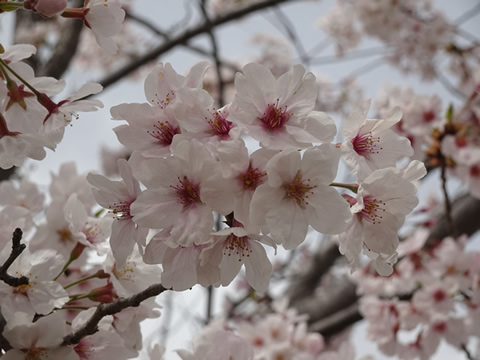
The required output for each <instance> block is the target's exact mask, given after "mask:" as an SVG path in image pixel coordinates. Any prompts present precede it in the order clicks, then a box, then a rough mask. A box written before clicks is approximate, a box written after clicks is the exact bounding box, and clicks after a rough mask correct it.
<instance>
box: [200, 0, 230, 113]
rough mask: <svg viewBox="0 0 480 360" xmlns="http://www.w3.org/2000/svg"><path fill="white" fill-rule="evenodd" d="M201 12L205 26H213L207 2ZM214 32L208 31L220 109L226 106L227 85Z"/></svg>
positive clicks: (201, 3)
mask: <svg viewBox="0 0 480 360" xmlns="http://www.w3.org/2000/svg"><path fill="white" fill-rule="evenodd" d="M200 10H201V12H202V15H203V18H204V19H205V24H206V25H209V26H211V24H212V21H211V20H210V16H208V13H207V6H206V0H201V2H200ZM213 32H214V28H213V27H210V29H209V30H208V31H207V34H208V37H209V38H210V42H211V44H212V57H213V61H214V62H215V71H216V73H217V87H218V89H217V91H218V94H217V103H218V107H222V106H223V105H225V83H224V81H223V77H222V66H223V64H222V62H221V61H220V57H219V52H218V44H217V39H216V37H215V34H214V33H213Z"/></svg>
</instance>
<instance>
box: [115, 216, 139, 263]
mask: <svg viewBox="0 0 480 360" xmlns="http://www.w3.org/2000/svg"><path fill="white" fill-rule="evenodd" d="M134 233H135V223H134V222H133V221H132V220H115V221H114V222H113V224H112V235H111V236H110V247H111V248H112V253H113V257H114V258H115V261H116V262H117V263H118V264H119V266H123V265H124V264H125V261H126V260H127V257H128V256H129V255H130V254H131V253H132V251H133V247H134V246H135V238H134Z"/></svg>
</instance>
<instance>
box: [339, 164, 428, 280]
mask: <svg viewBox="0 0 480 360" xmlns="http://www.w3.org/2000/svg"><path fill="white" fill-rule="evenodd" d="M425 174H426V170H425V166H424V165H423V164H422V163H420V162H418V161H413V162H411V163H410V165H409V166H408V167H407V168H405V169H396V168H386V169H380V170H376V171H374V172H373V173H372V174H371V175H369V176H368V177H367V178H366V179H365V180H364V181H363V182H362V183H361V184H360V186H359V188H358V191H357V197H356V199H354V198H350V199H349V200H350V202H351V204H352V207H351V211H352V214H353V218H352V220H351V222H350V224H349V226H348V229H347V230H346V232H345V233H344V234H342V235H341V236H340V237H339V241H340V247H339V249H340V252H341V253H342V254H344V255H345V256H346V257H347V259H348V260H349V261H350V263H351V265H352V266H353V268H355V267H356V264H357V260H358V259H357V256H358V254H359V253H360V251H361V250H362V249H364V252H365V254H366V255H367V256H369V257H370V258H372V259H373V260H374V261H375V266H376V269H377V271H378V272H379V273H380V274H382V275H390V274H391V273H392V271H393V269H392V265H393V264H394V263H396V261H397V254H396V249H397V247H398V235H397V231H398V229H399V228H400V226H401V225H402V224H403V222H404V221H405V216H406V215H407V214H409V213H410V212H411V211H412V210H413V209H414V207H415V206H416V205H417V204H418V199H417V197H416V196H415V194H416V192H417V188H416V187H415V185H413V184H412V181H416V180H418V179H420V178H422V177H423V176H425ZM346 197H349V195H346Z"/></svg>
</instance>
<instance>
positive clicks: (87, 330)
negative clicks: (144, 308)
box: [62, 284, 167, 345]
mask: <svg viewBox="0 0 480 360" xmlns="http://www.w3.org/2000/svg"><path fill="white" fill-rule="evenodd" d="M165 290H167V289H165V288H164V287H163V285H162V284H153V285H151V286H149V287H148V288H146V289H145V290H143V291H141V292H139V293H138V294H135V295H132V296H130V297H128V298H119V299H118V300H116V301H114V302H112V303H109V304H104V303H102V304H100V305H98V306H97V310H95V312H94V313H93V315H92V316H91V317H90V319H88V321H87V322H86V323H85V324H84V325H83V326H82V327H81V328H80V329H79V330H77V331H75V332H73V333H71V334H69V335H67V336H65V337H64V338H63V343H62V344H63V345H75V344H78V343H79V342H80V340H82V338H84V337H85V336H88V335H93V334H95V333H96V332H97V331H98V323H99V322H100V320H102V319H103V318H104V317H105V316H107V315H113V314H116V313H119V312H120V311H122V310H123V309H126V308H128V307H137V306H139V305H140V304H141V303H142V301H144V300H146V299H148V298H151V297H153V296H157V295H158V294H161V293H162V292H164V291H165Z"/></svg>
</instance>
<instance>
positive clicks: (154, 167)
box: [132, 141, 233, 247]
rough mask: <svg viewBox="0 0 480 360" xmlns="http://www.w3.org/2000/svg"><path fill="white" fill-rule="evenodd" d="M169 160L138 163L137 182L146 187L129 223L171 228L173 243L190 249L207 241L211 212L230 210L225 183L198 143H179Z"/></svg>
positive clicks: (211, 219)
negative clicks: (139, 179) (138, 178)
mask: <svg viewBox="0 0 480 360" xmlns="http://www.w3.org/2000/svg"><path fill="white" fill-rule="evenodd" d="M174 155H175V156H173V157H170V158H166V159H158V160H157V159H151V160H146V161H144V162H143V163H142V174H141V180H142V182H143V183H144V184H145V186H146V187H147V190H146V191H144V192H143V193H142V194H141V195H140V196H139V197H138V199H137V200H136V201H135V202H134V203H133V204H132V214H133V216H134V217H133V220H134V221H135V222H136V223H137V224H139V225H141V226H145V227H149V228H152V229H163V228H167V227H169V226H171V228H170V233H171V236H173V238H174V239H175V241H176V243H177V244H178V245H181V246H185V247H190V246H192V245H193V244H195V245H200V244H202V243H205V242H206V241H207V240H208V236H209V234H210V232H211V230H212V227H213V214H212V210H214V211H217V212H219V213H221V214H225V215H226V214H228V213H230V212H231V211H232V206H233V196H232V195H231V194H230V195H229V196H222V195H223V194H228V192H227V191H226V190H224V189H228V187H229V185H228V181H226V180H223V179H222V177H221V175H219V171H220V170H219V168H218V167H216V166H215V163H214V161H213V159H212V158H211V155H210V153H209V152H208V150H206V149H205V148H204V147H203V146H202V144H201V143H200V142H198V141H191V142H189V141H182V142H181V143H180V144H178V145H177V146H176V147H175V151H174Z"/></svg>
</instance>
